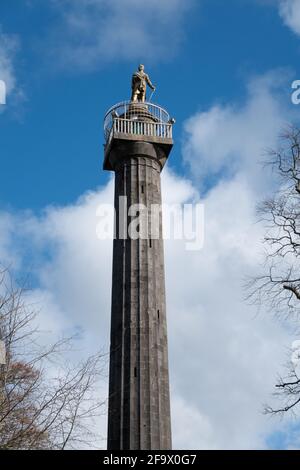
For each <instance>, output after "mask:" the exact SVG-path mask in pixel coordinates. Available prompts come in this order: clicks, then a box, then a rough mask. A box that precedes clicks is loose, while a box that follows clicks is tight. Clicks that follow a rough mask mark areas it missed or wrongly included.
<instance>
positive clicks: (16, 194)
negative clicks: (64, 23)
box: [0, 0, 299, 209]
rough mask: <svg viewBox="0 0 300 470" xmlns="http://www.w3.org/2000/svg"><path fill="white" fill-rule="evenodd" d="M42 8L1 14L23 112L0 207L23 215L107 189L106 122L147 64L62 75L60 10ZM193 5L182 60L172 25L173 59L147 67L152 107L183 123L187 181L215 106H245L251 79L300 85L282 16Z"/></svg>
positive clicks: (111, 64)
mask: <svg viewBox="0 0 300 470" xmlns="http://www.w3.org/2000/svg"><path fill="white" fill-rule="evenodd" d="M40 3H41V2H37V1H31V2H26V1H22V0H14V1H13V2H10V1H3V2H1V7H0V15H1V16H0V18H1V24H2V32H3V33H5V34H11V35H17V36H18V39H19V47H18V49H17V51H16V55H15V59H14V60H15V74H16V76H17V79H18V86H19V88H20V89H21V90H22V93H23V94H24V100H23V101H22V102H21V103H20V102H19V101H18V102H17V104H14V103H13V101H14V97H13V96H11V97H9V99H8V106H7V108H8V109H7V111H6V112H5V113H4V114H2V115H1V116H0V120H1V121H0V123H1V142H2V149H4V154H3V158H2V165H3V167H2V174H3V175H5V177H4V178H3V182H2V185H1V193H0V201H1V204H2V205H4V206H5V205H7V204H10V205H12V206H13V207H15V208H22V209H24V208H28V207H30V208H35V209H40V208H42V207H44V206H45V205H47V204H52V203H55V204H65V203H68V202H71V201H73V200H74V199H75V198H76V197H77V196H78V195H79V194H81V193H82V192H83V191H84V190H86V189H87V188H95V187H97V186H98V185H99V184H101V183H102V182H103V181H105V180H106V179H107V177H108V175H106V174H104V173H103V172H102V171H101V160H102V149H101V144H102V142H103V140H102V131H101V126H102V116H103V114H104V112H105V110H106V109H107V108H108V107H110V106H111V105H112V104H114V103H115V102H119V101H122V100H123V99H126V98H128V95H129V93H130V76H131V73H132V71H133V70H135V68H136V66H137V64H138V63H139V61H140V60H143V59H144V57H143V52H142V51H141V52H140V53H137V54H134V57H133V58H131V57H128V58H127V57H125V58H124V57H123V58H121V59H120V60H119V58H118V57H116V56H115V57H112V58H110V57H106V58H103V59H102V58H101V51H99V58H98V61H97V63H96V64H94V63H92V64H91V65H90V66H87V67H83V68H82V67H80V66H78V65H77V66H76V65H74V64H68V65H66V66H65V67H64V64H62V63H61V57H58V56H57V55H56V54H57V51H55V49H56V48H57V47H59V41H60V39H59V36H58V33H57V32H56V31H55V28H58V26H57V23H58V22H59V21H60V19H59V15H60V14H62V12H61V11H59V8H57V7H55V5H54V4H55V2H51V1H48V2H42V4H43V6H41V5H40ZM62 3H63V2H62ZM187 3H189V2H187ZM190 3H191V7H190V8H186V11H185V12H181V16H182V17H181V18H180V20H179V21H180V23H181V27H180V32H179V33H178V32H176V31H173V33H174V35H180V37H181V39H180V44H178V45H177V46H174V47H175V51H172V49H173V43H175V44H176V41H175V38H174V36H173V37H172V35H169V34H168V26H169V25H167V28H166V31H165V32H162V33H161V35H160V36H161V37H160V40H161V41H163V42H165V43H166V45H168V46H167V47H168V48H169V47H170V51H171V58H170V59H168V54H167V53H166V54H163V55H162V56H161V55H160V54H159V56H158V58H157V59H156V58H155V52H154V57H153V58H152V57H151V58H150V59H148V61H147V57H146V58H145V60H144V62H145V63H146V67H147V69H148V71H149V73H150V74H151V77H152V80H153V81H154V82H155V83H156V84H157V93H156V96H155V95H154V98H153V100H154V101H158V102H159V103H161V104H162V105H163V106H165V107H166V108H167V109H168V110H169V111H170V112H171V114H172V115H174V116H175V117H176V119H177V125H176V128H175V138H176V143H177V145H176V147H175V149H174V152H173V155H172V160H171V162H170V166H172V167H174V168H175V169H176V168H178V170H179V171H181V172H182V171H183V172H185V171H188V169H187V168H186V165H182V159H181V156H180V138H181V129H182V123H183V121H184V120H185V119H187V118H188V117H189V116H190V115H191V114H193V113H194V112H196V111H199V110H204V109H206V108H207V107H208V106H210V105H211V104H212V103H214V102H216V101H218V102H223V103H226V102H227V101H228V100H234V101H239V100H242V99H243V97H244V95H245V81H247V79H248V77H249V76H251V75H255V74H261V73H264V72H265V71H267V70H270V69H274V68H277V67H289V68H291V70H292V71H293V73H294V74H295V78H296V74H297V62H298V60H299V41H298V39H297V37H296V35H295V34H293V33H292V32H291V31H289V30H288V29H287V28H285V27H283V25H282V21H281V19H280V17H279V15H278V11H277V9H276V8H275V7H272V6H268V5H267V6H262V5H259V4H258V2H255V1H250V0H249V1H247V0H245V1H241V0H230V1H227V2H224V1H221V0H213V1H207V0H206V1H203V2H200V1H197V2H190ZM161 27H162V26H161ZM55 34H57V38H54V39H53V35H55ZM150 39H151V40H152V38H150ZM150 47H151V46H150ZM137 49H138V45H137ZM130 55H131V52H130V53H129V56H130ZM289 93H290V90H289V89H287V90H286V94H287V99H288V95H289Z"/></svg>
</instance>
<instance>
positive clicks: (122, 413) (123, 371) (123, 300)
mask: <svg viewBox="0 0 300 470" xmlns="http://www.w3.org/2000/svg"><path fill="white" fill-rule="evenodd" d="M126 176H127V175H126V165H123V181H124V186H123V188H124V196H126V197H127V185H126ZM119 197H120V195H119ZM119 203H120V199H119ZM118 212H119V214H118V216H119V217H120V206H119V211H118ZM124 223H125V221H124ZM126 226H127V221H126ZM123 235H124V234H123ZM118 236H120V224H119V234H118ZM125 264H126V239H125V238H124V240H123V276H122V277H123V279H122V282H123V289H122V293H123V298H122V323H123V327H122V382H121V386H122V408H121V423H120V424H121V429H120V434H121V446H120V448H121V449H124V427H123V424H124V408H125V394H124V374H125V370H124V369H125V367H124V366H125V351H124V348H125V331H126V323H125V287H126V279H125V276H126V266H125ZM129 405H130V401H129Z"/></svg>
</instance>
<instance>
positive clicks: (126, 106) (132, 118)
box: [104, 101, 172, 143]
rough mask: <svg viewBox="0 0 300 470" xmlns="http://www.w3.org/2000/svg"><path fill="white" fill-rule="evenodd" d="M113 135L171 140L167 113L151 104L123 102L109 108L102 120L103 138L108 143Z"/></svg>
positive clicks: (169, 121)
mask: <svg viewBox="0 0 300 470" xmlns="http://www.w3.org/2000/svg"><path fill="white" fill-rule="evenodd" d="M113 133H122V134H133V135H145V136H147V137H161V138H168V139H171V138H172V120H171V119H170V115H169V113H168V112H167V111H166V110H165V109H163V108H161V107H160V106H158V105H155V104H153V103H148V102H145V103H138V102H132V101H124V102H122V103H119V104H116V105H115V106H113V107H112V108H110V109H109V110H108V111H107V113H106V115H105V118H104V138H105V142H106V143H107V142H109V141H110V140H111V138H112V135H113Z"/></svg>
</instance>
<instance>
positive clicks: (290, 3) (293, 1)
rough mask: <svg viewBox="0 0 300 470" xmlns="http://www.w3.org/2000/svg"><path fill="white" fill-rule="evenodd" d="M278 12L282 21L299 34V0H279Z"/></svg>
mask: <svg viewBox="0 0 300 470" xmlns="http://www.w3.org/2000/svg"><path fill="white" fill-rule="evenodd" d="M279 13H280V16H281V17H282V19H283V21H284V23H285V24H286V25H287V26H288V27H289V28H291V30H292V31H294V33H296V34H298V35H300V1H299V0H279Z"/></svg>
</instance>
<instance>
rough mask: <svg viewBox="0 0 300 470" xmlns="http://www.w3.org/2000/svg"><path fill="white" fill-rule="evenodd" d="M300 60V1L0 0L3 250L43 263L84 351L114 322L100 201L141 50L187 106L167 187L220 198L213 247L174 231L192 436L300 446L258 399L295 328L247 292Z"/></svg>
mask: <svg viewBox="0 0 300 470" xmlns="http://www.w3.org/2000/svg"><path fill="white" fill-rule="evenodd" d="M299 59H300V1H299V0H227V1H226V2H225V1H224V0H185V1H183V0H149V1H148V2H147V3H144V2H140V1H137V0H110V1H109V0H73V1H70V0H47V1H44V2H41V1H39V0H13V1H11V0H2V2H1V5H0V80H1V79H2V80H5V81H6V82H7V87H8V96H7V104H6V105H5V106H1V105H0V145H1V147H0V151H1V176H2V178H1V186H0V261H1V262H2V263H3V264H9V265H11V266H13V268H14V269H15V270H16V271H19V272H20V273H24V272H25V273H28V272H29V274H30V276H31V278H32V279H33V286H34V289H33V291H32V293H31V294H30V295H31V297H32V301H34V302H37V303H38V304H39V306H40V315H41V326H42V328H43V329H45V330H49V331H51V332H54V333H57V334H60V333H61V332H62V331H68V332H69V331H73V330H76V331H77V330H78V329H80V331H82V332H83V333H82V348H83V350H84V353H88V352H90V350H91V349H92V348H93V347H96V346H98V345H99V342H100V343H101V344H102V345H103V347H106V346H107V342H108V336H109V310H110V279H111V241H105V242H100V241H99V240H97V239H96V236H95V227H96V224H97V219H96V208H97V206H98V205H99V203H109V202H112V198H113V184H112V180H111V175H110V174H108V173H105V172H103V171H102V159H103V147H102V145H103V132H102V122H103V116H104V114H105V111H106V110H107V109H108V108H109V107H110V106H111V105H113V104H115V103H117V102H119V101H122V100H125V99H128V98H129V96H130V80H131V75H132V72H133V71H134V70H135V69H136V68H137V65H138V64H139V63H140V62H143V63H145V66H146V70H147V72H148V73H149V75H150V77H151V79H152V81H153V83H154V84H155V85H156V86H157V91H156V93H155V95H154V97H153V101H155V102H157V103H159V104H161V105H162V106H164V107H165V108H166V109H167V110H168V111H169V112H170V114H171V115H172V116H174V117H175V118H176V125H175V127H174V132H175V134H174V138H175V146H174V149H173V151H172V154H171V157H170V159H169V162H168V165H167V168H166V169H165V170H164V174H163V191H164V199H165V201H166V202H169V203H171V202H178V203H180V204H183V203H185V202H191V201H193V202H195V201H201V202H202V203H204V205H205V213H206V216H205V217H206V219H205V237H206V240H205V244H204V248H203V250H202V251H201V252H199V253H192V254H191V253H187V252H186V251H185V249H184V246H183V245H182V244H180V243H179V242H174V241H168V242H166V244H165V245H166V282H167V296H168V297H167V301H168V322H169V326H168V327H169V342H170V371H171V388H172V420H173V436H174V443H175V446H176V447H178V448H209V449H215V448H225V449H228V448H274V447H275V448H294V447H299V445H300V444H299V436H298V433H297V432H295V429H297V428H295V423H293V422H290V421H289V418H286V419H285V420H283V421H279V420H276V419H273V420H270V419H267V418H266V417H265V416H263V415H262V413H261V410H262V404H263V403H265V402H267V401H268V400H271V399H272V398H271V392H272V390H273V385H274V381H275V378H276V374H277V373H278V372H280V370H281V368H282V365H283V364H284V362H285V360H286V356H285V355H286V350H287V348H288V347H289V346H290V344H291V342H292V341H293V340H294V339H295V338H294V337H292V336H291V335H290V332H289V331H288V330H287V328H286V327H285V326H284V325H281V324H278V323H276V322H275V321H274V320H273V318H271V315H270V314H269V313H268V312H267V311H266V312H262V313H261V314H260V315H259V316H257V315H256V313H257V312H256V310H255V309H253V307H251V306H248V305H245V303H244V302H243V300H242V298H243V292H242V280H243V278H244V276H245V275H251V274H253V273H256V272H257V269H258V266H259V263H260V262H261V243H260V241H261V238H262V235H263V227H260V226H259V225H258V224H256V223H255V221H256V216H255V206H256V204H257V202H258V201H259V200H261V199H262V198H263V197H264V196H265V195H266V194H268V193H269V192H271V191H272V189H273V187H274V183H273V179H272V175H270V174H269V173H268V172H267V170H265V169H264V168H263V167H262V166H261V159H262V153H263V151H264V149H265V148H267V147H272V146H275V145H276V139H277V135H278V133H279V131H280V130H281V129H282V127H283V126H284V125H285V124H286V123H287V122H291V121H292V122H297V120H298V115H299V110H300V108H299V107H297V106H295V105H293V104H292V103H291V83H292V81H293V80H295V79H300V72H299V65H298V64H299ZM237 201H238V203H237ZM182 273H185V276H184V278H183V276H182ZM186 278H188V279H189V283H187V282H185V279H186ZM216 285H217V286H218V291H219V295H218V296H216V295H215V288H216ZM83 312H84V314H83ZM183 322H184V325H185V328H183V326H182V325H183ZM220 384H222V386H221V387H220ZM103 393H105V386H104V391H103ZM101 426H103V433H105V422H103V423H102V424H101Z"/></svg>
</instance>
